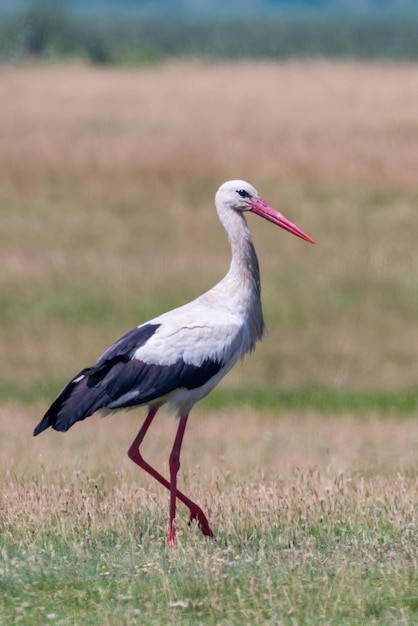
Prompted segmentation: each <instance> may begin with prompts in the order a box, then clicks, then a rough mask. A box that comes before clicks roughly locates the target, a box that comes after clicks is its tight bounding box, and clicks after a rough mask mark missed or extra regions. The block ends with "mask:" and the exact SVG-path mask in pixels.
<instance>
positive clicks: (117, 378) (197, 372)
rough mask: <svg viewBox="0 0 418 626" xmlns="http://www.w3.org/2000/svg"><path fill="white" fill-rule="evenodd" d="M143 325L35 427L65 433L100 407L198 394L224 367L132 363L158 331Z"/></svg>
mask: <svg viewBox="0 0 418 626" xmlns="http://www.w3.org/2000/svg"><path fill="white" fill-rule="evenodd" d="M158 328H159V325H158V324H145V325H144V326H140V327H139V328H136V329H134V330H132V331H130V332H129V333H127V334H126V335H124V336H123V337H121V339H119V340H118V341H117V342H116V343H115V344H113V346H111V347H110V348H109V349H108V350H106V352H104V353H103V354H102V356H101V357H100V358H99V359H98V360H97V361H96V363H95V364H94V365H93V366H92V367H89V368H86V369H83V370H82V371H81V372H80V373H79V374H77V376H75V377H74V378H73V379H72V380H71V381H70V382H69V383H68V384H67V385H66V386H65V387H64V389H63V390H62V391H61V393H60V394H59V395H58V397H57V398H56V400H55V401H54V402H53V404H52V405H51V407H50V408H49V409H48V411H47V412H46V414H45V416H44V417H43V419H42V420H41V422H40V423H39V424H38V426H37V427H36V428H35V431H34V435H38V434H39V433H41V432H42V431H43V430H45V429H46V428H48V427H49V426H51V427H52V428H53V429H54V430H60V431H66V430H68V429H69V428H71V426H72V425H73V424H75V422H77V421H81V420H83V419H85V418H86V417H88V416H89V415H92V414H93V413H94V412H95V411H97V410H99V409H101V408H108V409H121V408H128V407H132V406H136V405H140V404H147V403H150V402H152V401H153V400H155V399H157V398H160V397H163V396H165V395H166V394H168V393H170V392H171V391H174V390H175V389H177V388H180V387H181V388H186V389H195V388H197V387H201V386H202V385H204V384H205V383H206V382H207V381H208V380H210V379H211V378H212V377H213V376H214V375H215V374H216V373H217V372H219V370H220V369H221V368H222V366H223V364H222V363H221V362H219V361H216V360H210V359H206V360H205V361H203V362H202V363H201V364H200V365H199V366H196V365H190V364H188V363H185V362H184V361H183V359H178V360H177V361H176V362H175V363H173V364H171V365H158V364H149V363H144V362H143V361H140V360H139V359H133V358H132V357H133V354H134V352H135V351H136V350H137V349H138V348H139V347H140V346H142V345H144V344H145V343H146V341H147V340H148V339H149V338H150V337H151V336H152V335H153V334H154V333H155V332H156V330H157V329H158Z"/></svg>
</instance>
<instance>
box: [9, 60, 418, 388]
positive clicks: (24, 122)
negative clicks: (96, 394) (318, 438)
mask: <svg viewBox="0 0 418 626" xmlns="http://www.w3.org/2000/svg"><path fill="white" fill-rule="evenodd" d="M417 76H418V74H417V72H416V67H415V66H414V65H396V66H395V65H377V64H376V65H373V64H368V65H361V64H353V63H328V62H312V63H308V62H307V63H296V62H292V63H280V64H273V63H270V64H268V63H266V64H261V63H260V64H257V63H242V64H234V65H203V64H192V63H190V64H183V63H171V64H167V65H162V66H159V67H150V68H142V69H138V70H121V69H105V70H104V69H103V70H98V69H92V68H87V67H83V66H56V67H54V66H52V67H43V66H35V67H25V66H23V67H3V68H2V69H1V81H0V102H1V105H0V136H1V142H0V210H1V220H2V229H1V231H0V244H1V245H0V264H1V267H2V275H1V290H2V297H3V299H4V306H3V307H2V309H1V310H0V319H1V331H0V365H1V366H2V370H3V377H2V380H3V383H4V384H5V385H6V386H10V385H13V384H15V383H16V381H19V379H20V378H21V377H22V379H23V378H24V381H25V385H39V383H40V382H41V381H45V380H46V381H51V385H53V386H54V389H55V388H58V387H59V385H60V384H61V383H63V382H64V381H65V380H66V379H67V378H68V376H70V375H71V374H72V373H73V372H74V371H75V370H78V369H79V368H80V364H81V363H83V364H84V363H90V362H91V361H92V360H93V359H95V358H96V356H97V355H98V354H99V353H101V352H102V351H103V349H104V348H105V347H106V346H107V345H108V344H109V343H110V342H111V341H113V340H115V339H116V338H117V337H118V336H119V335H121V334H122V333H123V332H125V331H126V330H127V329H129V328H130V327H132V326H134V325H135V324H138V323H139V322H141V321H145V320H146V319H149V317H150V316H152V315H154V314H157V313H160V312H161V311H163V310H165V309H167V308H169V307H171V306H174V305H177V304H181V303H183V302H184V301H186V300H188V299H190V298H192V297H194V296H196V295H197V294H199V293H200V292H201V291H202V290H203V289H205V288H209V287H210V286H211V285H212V284H213V283H214V282H215V281H216V280H218V279H219V278H220V277H221V276H222V274H223V273H224V272H225V270H226V267H227V265H228V262H229V250H228V247H227V242H226V241H225V237H224V234H223V233H222V232H221V228H220V226H219V224H218V223H217V220H216V217H215V216H214V212H213V205H212V197H213V194H214V191H215V189H216V187H217V185H218V184H219V183H220V182H222V181H223V180H224V179H226V178H228V177H237V176H240V177H241V176H242V177H244V178H245V177H246V178H249V179H250V180H251V181H252V182H254V183H255V184H256V185H257V186H258V187H259V189H260V191H261V192H262V193H263V195H265V196H266V198H267V199H268V200H270V201H271V202H272V203H273V204H275V205H277V207H278V208H280V209H282V210H283V212H284V213H285V214H286V213H287V214H289V217H291V218H292V219H294V221H296V223H299V224H300V226H301V227H303V228H304V229H305V230H306V231H307V232H309V233H311V234H312V236H313V237H314V238H315V239H316V240H317V246H315V247H312V246H306V245H305V246H304V245H303V244H302V243H301V242H300V241H296V240H295V238H292V237H289V236H285V235H284V234H283V233H281V232H278V231H277V230H274V229H272V228H269V227H268V226H266V225H265V224H261V223H259V222H257V221H256V220H251V228H252V230H253V232H254V236H255V240H256V245H257V249H258V250H259V256H260V264H261V268H262V279H263V290H264V292H263V300H264V305H265V314H266V318H267V324H268V329H269V334H268V337H267V339H266V341H265V342H264V343H263V345H262V346H261V347H260V348H259V349H258V350H257V353H256V354H255V355H254V356H253V357H252V359H251V361H248V362H247V363H246V364H245V365H244V367H243V368H236V369H235V370H234V371H233V372H232V373H231V375H230V376H229V377H228V380H227V381H226V382H225V384H227V385H228V384H230V385H234V386H240V385H242V381H243V380H247V379H248V380H249V379H251V383H252V385H253V386H262V385H269V386H282V387H289V386H292V387H299V386H301V385H323V386H325V387H327V386H330V385H331V386H334V387H338V386H348V387H352V388H353V387H355V388H390V389H399V388H405V387H412V386H414V385H415V384H416V380H417V378H418V360H417V358H416V350H415V345H416V339H418V336H417V333H418V330H417V324H416V310H417V306H418V298H417V293H418V291H417V276H418V256H417V251H416V250H417V249H416V245H415V233H416V229H417V228H418V215H417V211H416V163H417V162H418V154H417V151H418V142H417V141H416V140H415V139H416V136H417V131H418V119H417V115H416V111H417V110H418V78H417ZM162 216H163V217H164V218H166V219H163V218H162ZM191 268H193V270H194V271H193V272H191V271H190V269H191Z"/></svg>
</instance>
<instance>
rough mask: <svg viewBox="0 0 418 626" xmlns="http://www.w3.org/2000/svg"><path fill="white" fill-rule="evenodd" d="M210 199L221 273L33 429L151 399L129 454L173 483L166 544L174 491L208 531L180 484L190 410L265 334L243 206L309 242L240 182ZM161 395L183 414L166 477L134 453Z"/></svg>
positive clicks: (125, 342) (103, 362) (77, 382)
mask: <svg viewBox="0 0 418 626" xmlns="http://www.w3.org/2000/svg"><path fill="white" fill-rule="evenodd" d="M215 204H216V208H217V211H218V216H219V219H220V221H221V222H222V224H223V226H224V228H225V230H226V233H227V235H228V239H229V242H230V245H231V250H232V260H231V265H230V268H229V271H228V273H227V274H226V276H225V277H224V278H223V279H222V280H221V281H220V282H219V283H218V284H217V285H215V286H214V287H213V288H212V289H210V290H209V291H207V292H206V293H204V294H203V295H201V296H199V297H198V298H196V299H195V300H193V301H192V302H189V303H188V304H185V305H183V306H181V307H179V308H177V309H174V310H172V311H169V312H167V313H164V314H163V315H160V316H158V317H156V318H154V319H153V320H150V321H149V322H147V323H145V324H142V325H140V326H138V327H137V328H135V329H133V330H131V331H129V332H128V333H126V335H124V336H123V337H121V338H120V339H119V340H118V341H116V342H115V343H114V344H113V345H112V346H110V348H108V350H106V351H105V352H104V353H103V354H102V355H101V356H100V357H99V359H98V360H97V361H96V362H95V363H94V365H92V366H91V367H88V368H85V369H83V370H82V371H81V372H79V373H78V374H77V375H76V376H75V377H73V379H72V380H71V381H70V382H69V383H68V384H67V385H66V386H65V387H64V389H63V390H62V391H61V392H60V394H59V395H58V396H57V398H56V400H55V401H54V402H53V404H52V405H51V407H50V408H49V409H48V411H47V412H46V414H45V416H44V417H43V419H42V420H41V422H40V423H39V424H38V426H37V427H36V428H35V431H34V434H35V435H37V434H39V433H40V432H42V431H43V430H45V429H46V428H48V427H49V426H51V427H52V428H53V429H55V430H60V431H66V430H68V429H69V428H70V427H71V426H72V425H73V424H74V423H75V422H77V421H81V420H83V419H85V418H86V417H88V416H89V415H92V414H93V413H95V412H96V411H98V410H101V411H105V412H109V411H112V410H116V409H121V408H128V407H132V406H141V405H148V406H149V411H148V415H147V418H146V420H145V422H144V424H143V426H142V428H141V430H140V431H139V433H138V435H137V437H136V438H135V440H134V442H133V444H132V445H131V448H130V449H129V452H128V454H129V457H130V458H131V459H132V460H133V461H134V462H135V463H137V464H138V465H139V466H140V467H142V468H144V469H145V470H146V471H147V472H148V473H150V474H151V475H152V476H154V478H156V479H157V480H158V481H159V482H160V483H162V484H163V485H164V486H165V487H167V488H169V489H170V525H169V538H168V544H169V545H170V546H171V545H174V542H175V527H174V518H175V512H176V498H178V499H180V500H181V501H182V502H184V503H185V504H186V506H188V508H189V510H190V520H197V522H198V524H199V527H200V529H201V530H202V532H203V533H204V534H205V535H208V536H213V533H212V531H211V529H210V527H209V524H208V521H207V519H206V517H205V515H204V513H203V511H202V510H201V509H200V508H199V507H198V506H197V505H196V504H195V503H194V502H192V501H191V500H190V499H189V498H187V497H186V496H185V495H184V494H182V493H181V492H180V491H179V490H178V489H177V472H178V468H179V466H180V460H179V459H180V448H181V443H182V439H183V435H184V430H185V427H186V423H187V418H188V415H189V413H190V410H191V409H192V407H193V405H194V404H195V403H196V402H198V401H199V400H201V399H202V398H204V397H205V396H206V395H207V394H208V393H209V392H210V391H211V390H212V389H213V388H214V387H215V386H216V385H217V384H218V383H219V381H220V380H221V379H222V378H223V377H224V376H225V374H227V372H228V371H229V370H230V369H231V368H232V367H233V366H234V365H235V363H236V362H237V361H238V360H239V359H242V358H243V357H244V356H245V354H246V353H247V352H250V351H252V350H253V349H254V347H255V344H256V343H257V341H259V340H260V339H261V338H262V336H263V331H264V321H263V314H262V308H261V299H260V273H259V266H258V260H257V256H256V253H255V250H254V246H253V243H252V239H251V234H250V231H249V229H248V225H247V222H246V219H245V213H247V212H252V213H255V214H257V215H260V216H261V217H263V218H265V219H267V220H269V221H270V222H272V223H274V224H276V225H278V226H281V227H282V228H284V229H286V230H288V231H289V232H291V233H293V234H295V235H297V236H298V237H301V238H302V239H305V240H306V241H310V242H312V243H313V240H312V239H311V238H310V237H309V236H308V235H306V234H305V233H304V232H303V231H302V230H301V229H299V228H298V227H297V226H295V225H294V224H293V223H292V222H290V221H289V220H287V219H286V218H285V217H284V216H283V215H281V214H280V213H279V212H278V211H276V210H275V209H273V208H272V207H271V206H269V205H268V204H267V203H266V202H265V201H264V200H262V199H261V198H260V197H259V195H258V193H257V191H256V189H255V188H254V187H252V185H250V184H249V183H247V182H245V181H242V180H232V181H228V182H226V183H224V184H223V185H221V187H220V188H219V190H218V192H217V194H216V197H215ZM166 402H168V404H169V406H170V407H171V408H172V409H174V410H175V411H176V412H177V415H178V417H179V418H180V422H179V427H178V432H177V436H176V439H175V441H174V445H173V449H172V453H171V455H170V482H169V481H167V480H166V479H165V478H164V477H163V476H161V475H160V474H159V473H158V472H157V471H156V470H155V469H154V468H152V467H151V466H150V465H148V463H146V462H145V461H144V459H143V458H142V456H141V454H140V452H139V446H140V444H141V442H142V440H143V438H144V436H145V433H146V432H147V430H148V428H149V425H150V424H151V422H152V420H153V418H154V416H155V414H156V412H157V410H158V408H159V407H160V406H161V405H162V404H164V403H166Z"/></svg>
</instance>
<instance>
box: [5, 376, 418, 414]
mask: <svg viewBox="0 0 418 626" xmlns="http://www.w3.org/2000/svg"><path fill="white" fill-rule="evenodd" d="M75 373H76V372H72V374H75ZM67 382H68V381H67V380H64V379H63V380H61V381H57V380H54V379H49V380H47V381H42V382H37V383H34V384H32V385H25V386H22V385H20V384H18V383H16V384H14V385H13V383H0V402H2V403H16V404H22V405H40V404H44V405H47V404H48V403H50V402H51V401H52V399H53V398H54V397H55V396H56V395H57V394H58V392H59V390H60V389H62V388H63V387H64V385H65V384H66V383H67ZM417 405H418V389H403V390H399V391H384V390H374V391H358V390H350V389H347V388H343V389H332V388H325V387H298V388H297V389H280V388H277V389H272V388H271V387H248V386H246V387H238V388H234V387H232V388H231V387H228V386H226V387H222V386H221V387H219V388H217V389H215V390H214V391H213V392H212V393H211V394H210V395H209V396H208V397H207V398H206V399H205V400H204V401H203V402H202V405H201V406H202V407H203V408H204V409H206V410H219V409H226V410H227V409H228V408H234V407H238V408H239V407H245V408H251V409H254V410H259V411H268V412H271V413H275V414H276V415H277V416H279V415H280V414H282V413H283V412H285V413H286V412H288V411H318V412H320V413H324V414H333V415H338V414H340V415H345V414H347V413H355V414H356V415H367V414H368V413H377V414H379V415H380V416H382V417H383V416H387V415H390V416H402V415H404V416H410V415H411V414H413V413H415V412H416V410H417Z"/></svg>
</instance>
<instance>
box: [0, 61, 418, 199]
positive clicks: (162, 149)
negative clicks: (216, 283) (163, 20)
mask: <svg viewBox="0 0 418 626" xmlns="http://www.w3.org/2000/svg"><path fill="white" fill-rule="evenodd" d="M0 98H1V103H2V104H1V112H2V115H1V121H0V128H1V136H2V142H1V155H0V164H1V166H2V167H1V169H2V170H3V171H4V168H6V172H7V174H8V175H10V173H13V174H14V176H15V177H16V179H18V180H19V182H20V184H21V185H22V186H23V187H25V186H26V185H30V182H31V180H32V176H34V175H36V173H39V172H40V171H43V170H45V169H46V170H47V171H50V172H55V173H56V172H59V170H60V169H61V168H65V170H67V172H68V170H70V171H73V172H74V173H76V174H79V173H81V172H82V171H84V170H86V171H87V172H88V174H89V176H90V177H91V179H92V180H91V181H90V182H91V184H93V183H94V182H95V183H96V184H97V185H99V186H105V187H107V186H108V185H109V184H111V185H112V184H115V180H117V179H118V177H119V176H120V175H121V173H120V172H121V171H122V172H123V180H124V184H126V182H127V172H129V173H130V174H135V175H136V174H137V173H138V172H141V173H142V174H145V173H148V174H149V173H153V172H156V171H157V172H158V173H159V174H161V173H165V175H167V176H169V177H175V176H176V175H187V176H189V177H190V178H192V177H196V176H201V175H202V174H203V175H207V174H208V173H210V175H211V176H222V177H224V178H228V177H233V176H236V174H237V172H240V173H242V175H243V176H244V177H249V178H252V179H259V180H260V179H261V178H269V179H271V178H276V179H277V178H284V177H287V178H289V177H290V178H293V179H297V180H298V181H300V180H301V179H303V180H308V181H315V183H318V181H327V182H329V181H335V180H336V179H342V180H349V181H357V182H362V183H367V184H369V185H370V184H372V185H384V186H386V185H388V184H390V185H398V186H406V187H410V188H411V187H412V188H415V187H416V163H417V160H418V154H417V152H418V147H417V146H418V142H417V141H416V138H417V133H418V122H417V116H416V111H417V108H418V77H417V72H416V68H415V66H414V65H407V64H405V65H378V64H375V65H371V64H367V65H366V64H365V65H359V64H353V63H329V62H310V63H309V62H304V63H297V62H288V63H280V64H275V63H270V64H267V63H263V64H256V63H241V64H233V65H222V66H220V65H214V66H211V65H201V64H195V65H193V64H188V65H185V64H181V63H172V64H166V65H163V66H161V67H158V68H155V67H153V68H144V69H141V70H120V69H115V70H109V69H106V70H95V69H91V68H86V67H78V66H75V67H72V66H69V67H64V68H63V67H62V66H58V67H38V68H34V67H22V68H19V69H17V68H7V67H4V68H3V69H2V70H1V82H0ZM100 172H101V173H104V172H107V173H109V174H110V173H111V175H112V176H111V178H112V179H113V180H109V178H106V177H103V176H101V175H100ZM95 175H96V176H95ZM98 177H99V178H100V180H98Z"/></svg>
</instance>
